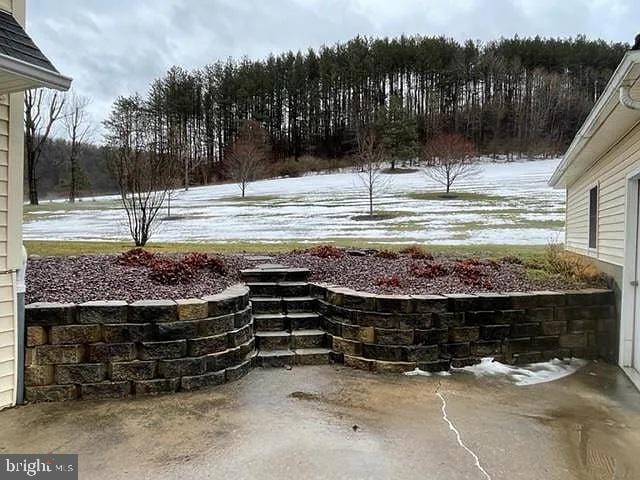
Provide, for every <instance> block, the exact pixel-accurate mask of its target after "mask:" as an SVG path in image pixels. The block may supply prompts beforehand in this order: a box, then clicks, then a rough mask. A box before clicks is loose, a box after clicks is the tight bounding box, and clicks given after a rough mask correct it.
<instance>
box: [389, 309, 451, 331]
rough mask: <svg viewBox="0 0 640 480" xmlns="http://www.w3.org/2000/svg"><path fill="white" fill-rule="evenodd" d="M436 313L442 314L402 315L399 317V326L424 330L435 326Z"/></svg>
mask: <svg viewBox="0 0 640 480" xmlns="http://www.w3.org/2000/svg"><path fill="white" fill-rule="evenodd" d="M436 315H440V314H437V313H415V314H411V315H400V316H399V317H398V328H401V329H402V328H420V329H422V330H426V329H428V328H433V323H434V318H435V316H436ZM443 315H444V314H443Z"/></svg>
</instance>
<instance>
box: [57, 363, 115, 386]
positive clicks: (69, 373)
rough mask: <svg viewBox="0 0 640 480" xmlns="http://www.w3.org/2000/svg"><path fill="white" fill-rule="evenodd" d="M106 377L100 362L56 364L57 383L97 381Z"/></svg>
mask: <svg viewBox="0 0 640 480" xmlns="http://www.w3.org/2000/svg"><path fill="white" fill-rule="evenodd" d="M105 377H106V370H105V367H104V365H103V364H102V363H80V364H77V365H56V374H55V380H56V383H57V384H58V385H66V384H71V383H97V382H101V381H103V380H104V379H105Z"/></svg>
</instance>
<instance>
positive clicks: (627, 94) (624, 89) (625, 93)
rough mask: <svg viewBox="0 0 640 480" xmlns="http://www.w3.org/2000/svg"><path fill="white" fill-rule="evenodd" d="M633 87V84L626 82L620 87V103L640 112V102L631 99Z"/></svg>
mask: <svg viewBox="0 0 640 480" xmlns="http://www.w3.org/2000/svg"><path fill="white" fill-rule="evenodd" d="M631 86H632V84H630V83H629V82H625V83H623V84H622V86H621V87H620V103H621V104H622V105H624V106H625V107H627V108H630V109H632V110H640V100H634V99H633V98H632V97H631Z"/></svg>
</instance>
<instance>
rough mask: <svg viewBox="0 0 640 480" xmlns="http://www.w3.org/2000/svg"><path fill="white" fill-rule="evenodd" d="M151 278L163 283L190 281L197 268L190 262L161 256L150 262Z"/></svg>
mask: <svg viewBox="0 0 640 480" xmlns="http://www.w3.org/2000/svg"><path fill="white" fill-rule="evenodd" d="M150 268H151V272H150V273H149V278H150V279H151V280H153V281H154V282H157V283H161V284H163V285H176V284H178V283H189V282H190V281H192V280H193V278H194V276H195V272H196V270H195V269H194V268H193V267H191V266H190V265H189V264H188V263H185V262H183V261H180V260H174V259H172V258H168V257H159V258H156V259H154V260H153V262H151V264H150Z"/></svg>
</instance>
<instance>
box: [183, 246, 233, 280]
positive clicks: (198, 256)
mask: <svg viewBox="0 0 640 480" xmlns="http://www.w3.org/2000/svg"><path fill="white" fill-rule="evenodd" d="M181 261H182V263H184V264H185V265H186V266H188V267H189V268H192V269H193V270H204V269H207V270H210V271H212V272H214V273H218V274H220V275H224V274H225V273H227V266H226V264H225V263H224V261H223V260H222V259H221V258H220V257H218V256H217V255H208V254H206V253H198V252H194V253H189V254H187V255H185V256H184V257H183V258H182V260H181Z"/></svg>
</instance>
